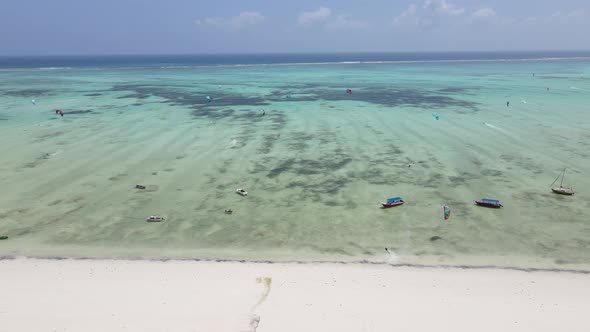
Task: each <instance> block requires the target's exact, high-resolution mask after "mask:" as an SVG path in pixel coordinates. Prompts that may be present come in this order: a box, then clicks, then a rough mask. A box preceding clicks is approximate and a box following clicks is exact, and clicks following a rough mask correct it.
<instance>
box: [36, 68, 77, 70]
mask: <svg viewBox="0 0 590 332" xmlns="http://www.w3.org/2000/svg"><path fill="white" fill-rule="evenodd" d="M37 69H40V70H69V69H72V67H41V68H37Z"/></svg>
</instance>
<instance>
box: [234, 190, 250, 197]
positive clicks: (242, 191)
mask: <svg viewBox="0 0 590 332" xmlns="http://www.w3.org/2000/svg"><path fill="white" fill-rule="evenodd" d="M236 192H237V193H238V194H240V195H242V196H248V192H247V191H246V190H245V189H244V188H238V189H236Z"/></svg>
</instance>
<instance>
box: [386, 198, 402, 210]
mask: <svg viewBox="0 0 590 332" xmlns="http://www.w3.org/2000/svg"><path fill="white" fill-rule="evenodd" d="M404 203H405V202H404V200H403V199H402V198H401V197H399V196H398V197H393V198H388V199H387V201H386V202H385V203H381V205H383V208H384V209H387V208H391V207H395V206H400V205H402V204H404Z"/></svg>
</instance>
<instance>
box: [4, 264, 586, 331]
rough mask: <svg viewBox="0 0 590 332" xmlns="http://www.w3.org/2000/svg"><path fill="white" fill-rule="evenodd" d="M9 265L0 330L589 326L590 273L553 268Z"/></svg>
mask: <svg viewBox="0 0 590 332" xmlns="http://www.w3.org/2000/svg"><path fill="white" fill-rule="evenodd" d="M0 270H1V271H2V272H3V280H4V281H5V282H3V283H2V284H0V291H1V292H2V294H3V295H4V298H5V301H2V303H0V317H2V321H3V323H2V326H0V331H55V330H59V331H72V330H73V331H80V330H84V331H105V330H108V331H120V330H125V331H244V332H245V331H248V332H266V331H287V332H289V331H304V330H312V331H330V330H337V331H391V330H432V329H437V328H440V327H441V326H444V329H445V330H447V329H448V330H450V329H452V330H456V331H473V330H478V331H535V332H538V331H556V330H560V329H561V330H568V331H583V330H584V329H585V327H586V323H585V315H584V313H585V312H586V309H587V305H586V304H587V299H588V297H590V287H589V286H590V277H589V276H588V275H587V274H576V273H568V274H565V273H561V272H552V271H543V272H541V271H532V272H530V271H529V272H526V271H515V270H490V269H488V270H484V269H477V270H474V269H457V268H432V267H420V268H418V267H408V266H399V267H395V268H392V267H390V266H386V265H374V264H371V265H369V264H327V263H326V264H318V263H312V264H300V263H290V264H288V263H273V264H268V263H251V262H244V263H238V262H203V261H199V262H195V261H173V260H169V261H140V260H135V261H131V260H89V259H85V260H82V259H60V260H57V259H51V260H48V259H30V258H15V259H2V260H0ZM483 322H485V325H482V323H483Z"/></svg>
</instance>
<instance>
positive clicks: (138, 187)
mask: <svg viewBox="0 0 590 332" xmlns="http://www.w3.org/2000/svg"><path fill="white" fill-rule="evenodd" d="M135 189H145V186H143V185H141V184H137V185H135Z"/></svg>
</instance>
